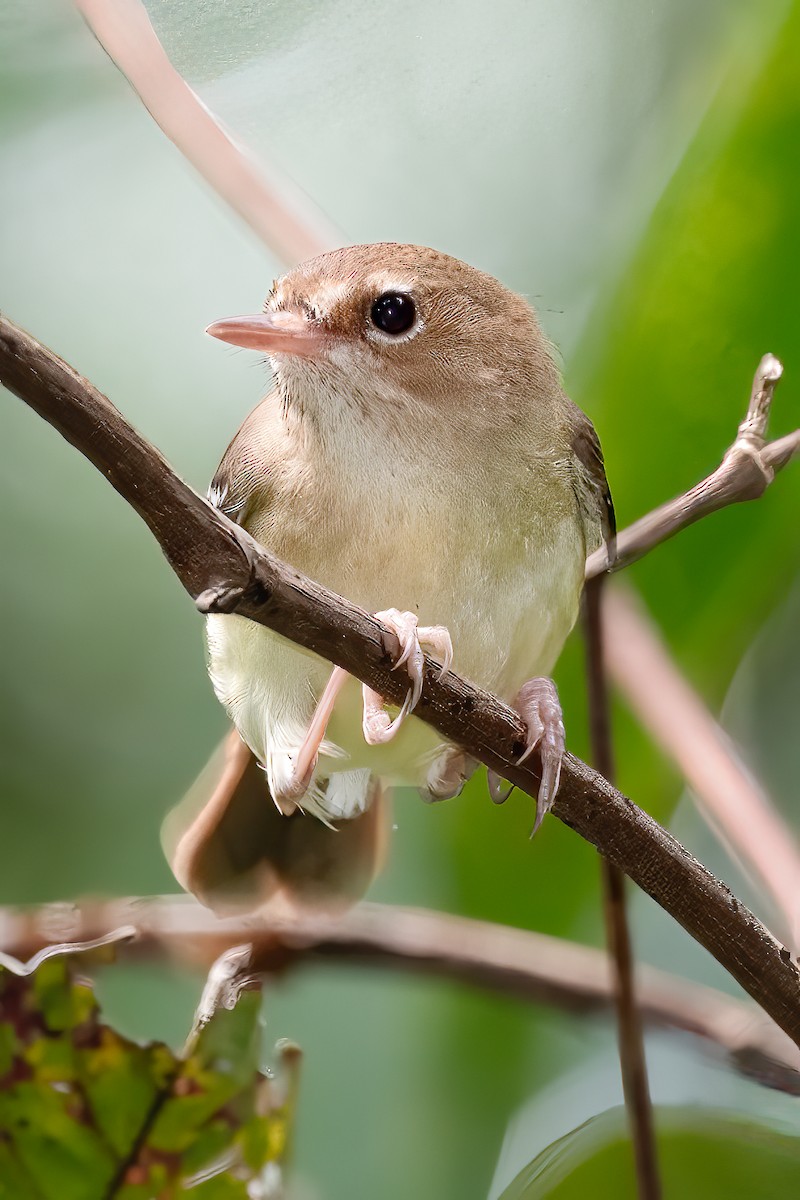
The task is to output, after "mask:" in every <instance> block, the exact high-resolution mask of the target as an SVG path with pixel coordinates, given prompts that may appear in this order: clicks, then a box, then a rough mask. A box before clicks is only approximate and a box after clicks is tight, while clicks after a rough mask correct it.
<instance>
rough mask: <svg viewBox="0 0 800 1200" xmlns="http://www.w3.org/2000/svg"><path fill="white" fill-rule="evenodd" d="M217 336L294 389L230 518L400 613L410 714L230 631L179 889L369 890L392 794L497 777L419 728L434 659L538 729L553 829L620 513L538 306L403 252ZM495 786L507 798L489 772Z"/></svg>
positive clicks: (392, 624)
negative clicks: (602, 559) (576, 637)
mask: <svg viewBox="0 0 800 1200" xmlns="http://www.w3.org/2000/svg"><path fill="white" fill-rule="evenodd" d="M207 332H208V333H210V334H211V335H212V336H214V337H217V338H220V339H221V340H223V341H225V342H228V343H231V344H233V345H235V346H243V347H247V348H249V349H253V350H257V351H260V352H261V353H262V354H263V355H265V356H266V357H267V358H268V360H269V363H270V365H271V367H272V370H273V372H274V375H275V385H276V386H275V389H274V391H272V392H271V393H270V394H269V395H268V396H267V397H266V399H265V400H263V401H262V402H261V404H259V405H258V407H257V408H256V409H255V410H254V411H253V412H252V413H251V414H250V416H249V417H248V418H247V420H246V421H245V422H244V424H243V425H242V427H241V429H240V430H239V432H238V433H237V434H236V436H235V437H234V439H233V441H232V442H231V444H230V446H229V447H228V449H227V451H226V452H225V455H224V456H223V459H222V462H221V463H220V466H219V468H218V470H217V472H216V474H215V476H214V479H213V481H212V484H211V488H210V490H209V499H210V500H211V502H212V503H213V504H214V505H216V506H217V507H218V508H219V509H220V510H221V511H222V512H224V513H225V514H227V516H229V517H230V518H231V519H232V520H234V521H237V522H239V523H240V524H241V525H242V526H243V527H244V528H245V529H247V530H248V532H249V533H250V534H252V536H253V537H254V538H255V539H256V540H257V541H259V542H261V543H263V544H264V545H265V546H267V547H269V549H270V550H271V551H273V552H274V553H275V554H276V555H278V556H279V557H280V558H282V559H285V560H286V561H288V562H289V563H291V564H292V565H293V566H296V567H297V568H298V569H300V570H302V571H303V572H304V573H305V574H307V575H310V576H311V577H312V578H313V579H315V580H317V581H318V582H320V583H322V584H324V585H325V586H326V587H328V588H330V589H332V590H333V591H335V592H337V593H339V594H341V595H343V596H346V597H347V598H348V599H349V600H352V601H354V602H355V603H357V604H359V605H361V606H362V607H363V608H366V609H367V610H369V611H371V612H374V613H376V614H377V615H379V616H380V618H381V620H382V621H383V622H384V624H386V625H388V626H389V628H390V629H391V630H392V631H393V632H394V633H395V635H396V637H397V642H398V645H399V652H398V655H397V668H398V669H400V670H403V671H406V672H407V674H408V685H409V686H408V698H407V700H406V702H405V704H404V705H403V707H402V709H401V710H400V711H399V712H397V713H396V714H394V715H392V714H390V713H389V712H387V710H386V708H385V707H384V703H383V700H382V699H381V697H380V696H378V695H377V694H376V693H374V692H373V691H371V690H370V689H369V688H367V687H366V686H363V687H362V686H361V685H360V684H358V683H357V682H356V681H355V680H353V679H352V678H350V677H349V676H347V675H346V674H345V673H344V672H343V671H342V670H341V669H340V668H334V670H333V672H331V668H330V664H326V663H325V662H323V661H322V660H321V659H318V658H317V657H315V656H314V655H312V654H309V653H308V652H306V651H304V650H302V649H300V648H299V647H298V646H296V645H294V644H292V643H290V642H288V641H286V640H285V639H283V638H281V637H280V636H278V635H277V634H275V633H272V632H271V631H270V630H267V629H265V628H263V627H262V626H260V625H257V624H255V623H253V622H250V621H248V620H247V619H245V618H243V617H239V616H236V615H212V616H209V617H208V618H207V639H208V653H209V671H210V675H211V679H212V682H213V685H214V689H215V691H216V694H217V696H218V697H219V699H220V701H221V702H222V703H223V705H224V706H225V708H226V709H227V711H228V713H229V715H230V717H231V719H232V721H233V724H234V726H235V731H233V732H232V733H231V735H230V737H229V738H228V741H227V743H226V745H225V747H224V748H223V749H222V751H221V752H220V753H219V754H218V756H217V758H216V759H215V760H212V763H211V764H210V765H209V768H208V769H207V771H206V773H205V774H204V776H203V777H201V780H200V781H198V784H197V785H196V787H195V789H194V795H193V797H192V799H191V800H190V807H192V806H193V808H194V809H195V810H197V811H196V814H195V815H193V816H192V818H191V820H190V821H189V824H188V826H187V825H186V822H185V817H183V818H181V820H179V821H178V823H177V827H176V826H175V825H173V829H172V833H171V834H170V835H168V841H171V843H172V853H171V857H172V862H173V869H174V870H175V873H176V875H177V876H178V878H179V880H180V881H181V882H182V883H183V884H184V885H185V886H186V887H188V888H189V889H190V890H192V891H194V892H195V893H197V894H198V895H199V896H200V898H201V899H203V900H205V901H207V902H209V903H211V904H213V905H214V906H217V907H219V906H220V905H221V906H222V907H224V906H225V905H226V904H227V903H228V902H241V903H245V904H253V905H254V904H257V903H258V902H259V901H261V900H264V899H267V898H269V897H274V896H280V897H282V898H283V899H284V900H288V901H290V902H292V903H302V902H304V901H312V902H313V901H315V900H317V899H319V898H321V897H322V896H327V895H330V894H331V893H337V892H341V893H350V894H355V893H357V892H359V891H360V890H361V889H362V888H363V887H364V886H365V884H366V883H367V882H368V881H369V878H371V875H372V872H373V868H374V864H375V861H376V859H377V858H378V857H379V855H380V845H381V827H382V824H381V819H380V803H379V793H380V791H381V787H382V786H383V784H385V783H389V784H394V783H403V784H412V785H414V786H415V787H417V788H418V789H419V790H420V791H421V792H422V794H423V797H424V798H426V799H428V800H443V799H447V798H449V797H452V796H455V795H457V794H458V792H459V791H460V790H461V787H462V786H463V783H464V781H465V779H467V778H468V777H469V776H470V774H471V773H472V772H473V770H474V769H475V767H476V765H477V764H476V763H475V762H474V761H473V760H471V759H469V758H468V757H467V756H466V755H465V753H464V752H463V751H462V750H461V749H460V748H459V747H456V746H452V745H447V744H444V745H443V744H442V743H441V739H440V736H439V735H438V734H437V733H436V732H435V730H433V729H432V728H431V727H430V726H428V725H426V724H424V723H423V722H422V721H420V720H418V719H417V718H415V717H414V716H413V712H414V707H415V704H416V702H417V700H418V698H419V694H420V690H421V684H422V660H423V655H422V651H423V649H428V650H429V651H430V652H431V654H432V655H433V657H434V658H437V659H438V660H439V661H440V662H441V664H442V670H443V671H445V670H448V669H449V668H450V667H452V668H453V670H455V671H458V672H459V673H460V674H462V675H465V676H467V677H468V678H470V679H471V680H473V681H474V682H475V683H477V684H479V685H480V686H482V687H485V688H488V689H489V690H491V691H493V692H495V693H496V694H497V695H499V696H500V697H502V698H503V699H505V700H507V701H509V702H510V703H512V704H514V705H515V707H516V708H517V709H518V711H519V712H520V715H521V716H522V717H523V719H524V721H525V723H526V725H527V728H528V747H527V752H530V751H532V750H533V749H534V748H536V749H538V751H539V753H540V755H541V762H542V782H541V788H540V791H539V796H538V800H537V805H536V817H535V823H534V829H536V828H538V825H539V823H540V822H541V820H542V817H543V816H544V814H545V813H546V812H547V810H548V808H549V807H550V806H551V804H552V802H553V799H554V797H555V794H556V790H557V788H558V779H559V770H560V763H561V757H562V754H563V752H564V729H563V724H562V719H561V709H560V705H559V702H558V696H557V694H556V690H555V686H554V684H553V682H552V680H551V679H550V678H549V673H550V671H551V670H552V668H553V665H554V664H555V661H556V659H557V657H558V655H559V653H560V651H561V647H562V645H563V643H564V640H565V638H566V637H567V634H568V633H569V631H570V629H571V628H572V626H573V624H574V622H575V619H576V616H577V613H578V604H579V600H580V595H581V590H582V587H583V577H584V562H585V560H586V557H587V554H589V553H591V551H592V550H594V549H596V548H597V547H598V546H599V545H600V544H601V543H602V542H603V540H604V539H605V540H606V541H610V539H611V538H612V537H613V520H614V518H613V508H612V504H611V499H610V496H609V491H608V485H607V482H606V477H605V470H604V467H603V458H602V453H601V450H600V445H599V442H598V440H597V436H596V434H595V431H594V428H593V427H592V424H591V422H590V421H589V419H588V418H587V417H586V416H585V415H584V414H583V413H582V412H581V411H580V409H578V408H577V407H576V406H575V405H574V404H573V403H572V401H571V400H569V399H568V398H567V396H566V395H565V394H564V392H563V390H562V388H561V384H560V381H559V374H558V371H557V368H556V366H555V364H554V362H553V358H552V354H551V349H550V346H549V345H548V343H547V340H546V339H545V337H544V335H543V334H542V332H541V330H540V328H539V325H538V322H537V320H536V316H535V314H534V312H533V310H532V309H531V308H530V306H529V305H528V304H527V303H526V302H525V301H524V300H523V299H521V298H520V297H519V296H517V295H515V294H513V293H512V292H510V291H508V290H507V289H506V288H504V287H503V286H502V285H501V284H500V283H498V282H497V280H495V279H493V278H492V277H491V276H489V275H486V274H484V273H482V272H481V271H478V270H475V269H474V268H472V267H470V266H467V265H466V264H465V263H462V262H459V261H458V260H457V259H454V258H451V257H449V256H447V255H445V254H441V253H438V252H437V251H435V250H430V249H426V248H423V247H420V246H405V245H396V244H392V243H389V244H379V245H368V246H351V247H348V248H346V249H342V250H337V251H334V252H332V253H330V254H324V255H322V256H320V257H319V258H315V259H312V260H311V261H309V262H306V263H304V264H302V265H301V266H299V267H297V268H296V269H295V270H293V271H290V272H289V273H288V274H287V275H285V276H284V277H283V278H282V279H280V280H278V281H277V282H276V283H275V285H274V287H273V289H272V291H271V292H270V294H269V297H268V299H267V302H266V305H265V308H264V311H263V313H261V314H258V315H254V316H247V317H232V318H227V319H225V320H221V321H217V322H215V323H214V324H212V325H211V326H209V328H208V331H207ZM490 790H491V792H492V795H493V798H494V799H496V800H497V801H501V800H502V799H504V798H505V794H506V793H505V792H504V790H503V785H502V781H501V780H499V779H496V778H494V777H491V776H490Z"/></svg>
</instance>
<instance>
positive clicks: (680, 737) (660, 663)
mask: <svg viewBox="0 0 800 1200" xmlns="http://www.w3.org/2000/svg"><path fill="white" fill-rule="evenodd" d="M603 609H604V618H605V623H606V631H607V637H606V648H605V657H606V662H607V667H608V672H609V674H610V675H611V676H612V677H613V679H614V682H615V683H616V685H617V687H618V688H619V689H620V691H621V693H622V694H623V696H624V697H625V700H626V701H627V703H628V704H630V705H631V707H632V708H633V709H634V711H635V712H636V715H637V718H638V719H639V721H640V722H641V724H642V725H643V726H644V728H645V729H646V730H647V731H648V733H649V734H650V735H651V737H652V738H653V740H654V742H655V743H656V744H657V745H659V746H661V748H662V750H664V751H665V752H666V753H667V754H668V755H669V756H670V758H672V759H673V761H674V762H675V763H677V765H678V767H679V769H680V772H681V775H682V776H683V778H684V779H685V780H686V783H687V784H688V786H689V788H690V789H691V791H692V793H693V795H694V797H695V800H696V803H697V806H698V808H699V809H700V812H701V813H702V815H703V816H704V817H705V818H706V820H707V821H708V823H709V824H710V826H711V828H712V829H713V830H714V832H715V833H716V834H717V835H718V836H719V837H720V838H721V839H722V841H723V842H724V843H725V844H726V845H727V846H728V848H729V850H730V851H731V853H733V854H734V856H735V857H736V858H738V859H739V860H740V862H741V863H742V865H743V866H744V868H745V869H746V870H748V869H749V871H750V873H751V874H753V875H755V877H756V879H757V882H758V885H759V887H760V888H761V889H762V891H763V892H764V893H765V894H766V895H767V896H769V897H771V899H772V901H773V903H774V905H775V906H776V909H777V913H776V915H777V916H778V917H779V920H780V928H781V930H782V931H785V936H787V937H788V938H790V940H791V945H792V946H794V947H795V948H800V890H799V887H800V851H799V850H798V846H797V839H796V837H795V833H794V830H792V829H790V828H789V827H788V825H787V824H786V822H785V821H784V819H783V817H782V816H781V814H780V813H779V812H778V811H777V809H776V808H775V807H774V806H773V805H772V804H771V803H770V800H769V798H768V797H767V795H766V794H765V792H764V790H763V789H762V788H761V787H760V786H759V784H758V782H757V781H756V780H755V779H754V778H753V776H752V775H751V773H750V772H749V771H748V770H747V768H746V766H745V765H744V763H743V762H742V760H741V758H740V757H739V755H738V754H737V753H736V748H735V747H734V746H733V744H732V743H731V741H730V740H729V738H728V737H727V735H726V734H725V732H724V730H723V729H722V728H721V727H720V726H719V724H718V723H717V722H716V720H715V719H714V717H713V716H712V715H711V713H710V712H709V710H708V708H707V707H706V705H705V704H704V703H703V701H702V699H701V698H700V697H699V696H698V694H697V693H696V692H695V690H694V689H693V688H692V686H691V684H689V682H688V681H687V680H686V679H685V678H684V677H683V675H682V674H681V672H680V671H679V670H678V668H677V667H676V666H675V664H674V663H673V661H672V659H671V658H670V656H669V654H668V652H667V650H666V647H665V646H664V643H663V641H662V639H661V638H660V636H659V634H658V631H657V629H656V628H655V627H654V625H653V623H652V621H651V620H650V619H649V618H648V616H647V614H646V612H645V611H644V609H643V607H642V605H641V602H640V601H639V600H638V597H637V596H636V595H635V594H633V593H631V592H630V591H629V589H627V588H624V587H622V586H620V585H615V586H612V587H609V588H607V589H606V590H605V594H604V596H603Z"/></svg>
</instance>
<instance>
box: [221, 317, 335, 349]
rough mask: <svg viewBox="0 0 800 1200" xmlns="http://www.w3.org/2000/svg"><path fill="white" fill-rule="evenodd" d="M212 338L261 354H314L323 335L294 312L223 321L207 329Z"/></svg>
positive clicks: (322, 339)
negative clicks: (257, 351)
mask: <svg viewBox="0 0 800 1200" xmlns="http://www.w3.org/2000/svg"><path fill="white" fill-rule="evenodd" d="M206 333H210V334H211V336H212V337H215V338H219V339H220V341H222V342H229V343H230V344H231V345H232V346H243V347H244V348H245V349H246V350H260V351H261V352H262V354H301V355H309V354H315V353H317V352H318V351H319V349H320V348H321V346H322V344H323V341H324V335H323V333H322V331H321V330H320V329H318V328H315V327H314V326H313V325H312V324H311V323H310V322H309V321H308V319H307V318H306V317H304V316H301V314H300V313H296V312H267V313H258V314H257V315H255V316H252V317H223V319H222V320H221V321H214V322H213V324H211V325H209V326H208V328H207V329H206Z"/></svg>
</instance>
